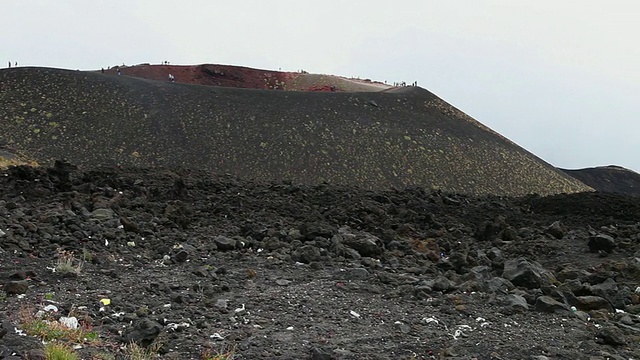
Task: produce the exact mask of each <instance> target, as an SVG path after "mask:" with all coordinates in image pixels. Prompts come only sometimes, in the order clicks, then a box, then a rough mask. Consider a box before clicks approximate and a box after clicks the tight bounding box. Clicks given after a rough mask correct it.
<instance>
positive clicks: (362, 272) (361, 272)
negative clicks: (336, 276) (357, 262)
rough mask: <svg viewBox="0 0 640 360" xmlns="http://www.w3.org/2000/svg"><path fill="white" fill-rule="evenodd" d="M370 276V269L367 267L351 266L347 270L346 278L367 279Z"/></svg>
mask: <svg viewBox="0 0 640 360" xmlns="http://www.w3.org/2000/svg"><path fill="white" fill-rule="evenodd" d="M368 277H369V271H368V270H367V269H365V268H349V269H346V270H345V278H347V279H348V280H356V279H366V278H368Z"/></svg>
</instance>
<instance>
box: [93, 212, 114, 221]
mask: <svg viewBox="0 0 640 360" xmlns="http://www.w3.org/2000/svg"><path fill="white" fill-rule="evenodd" d="M91 217H92V218H94V219H96V220H111V219H113V217H114V212H113V210H111V209H95V210H93V212H92V213H91Z"/></svg>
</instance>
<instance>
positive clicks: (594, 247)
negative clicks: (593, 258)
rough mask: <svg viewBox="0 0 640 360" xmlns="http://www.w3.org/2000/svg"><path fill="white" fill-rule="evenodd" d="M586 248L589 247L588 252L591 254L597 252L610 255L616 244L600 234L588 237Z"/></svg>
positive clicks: (609, 237)
mask: <svg viewBox="0 0 640 360" xmlns="http://www.w3.org/2000/svg"><path fill="white" fill-rule="evenodd" d="M587 246H589V251H590V252H592V253H597V252H598V251H604V252H606V253H610V252H612V251H613V249H614V248H615V247H616V242H615V240H614V239H613V238H612V237H611V236H609V235H602V234H601V235H596V236H592V237H590V238H589V242H588V243H587Z"/></svg>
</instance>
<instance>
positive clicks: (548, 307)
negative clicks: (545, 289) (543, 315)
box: [535, 296, 569, 313]
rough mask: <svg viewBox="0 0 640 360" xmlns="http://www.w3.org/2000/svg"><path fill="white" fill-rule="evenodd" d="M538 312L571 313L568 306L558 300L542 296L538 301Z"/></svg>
mask: <svg viewBox="0 0 640 360" xmlns="http://www.w3.org/2000/svg"><path fill="white" fill-rule="evenodd" d="M535 307H536V310H538V311H542V312H548V313H553V312H558V311H569V308H568V307H567V305H565V304H563V303H561V302H559V301H558V300H556V299H554V298H552V297H550V296H540V297H539V298H537V299H536V305H535Z"/></svg>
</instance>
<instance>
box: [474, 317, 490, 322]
mask: <svg viewBox="0 0 640 360" xmlns="http://www.w3.org/2000/svg"><path fill="white" fill-rule="evenodd" d="M481 321H487V319H485V318H483V317H477V318H476V322H481Z"/></svg>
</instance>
